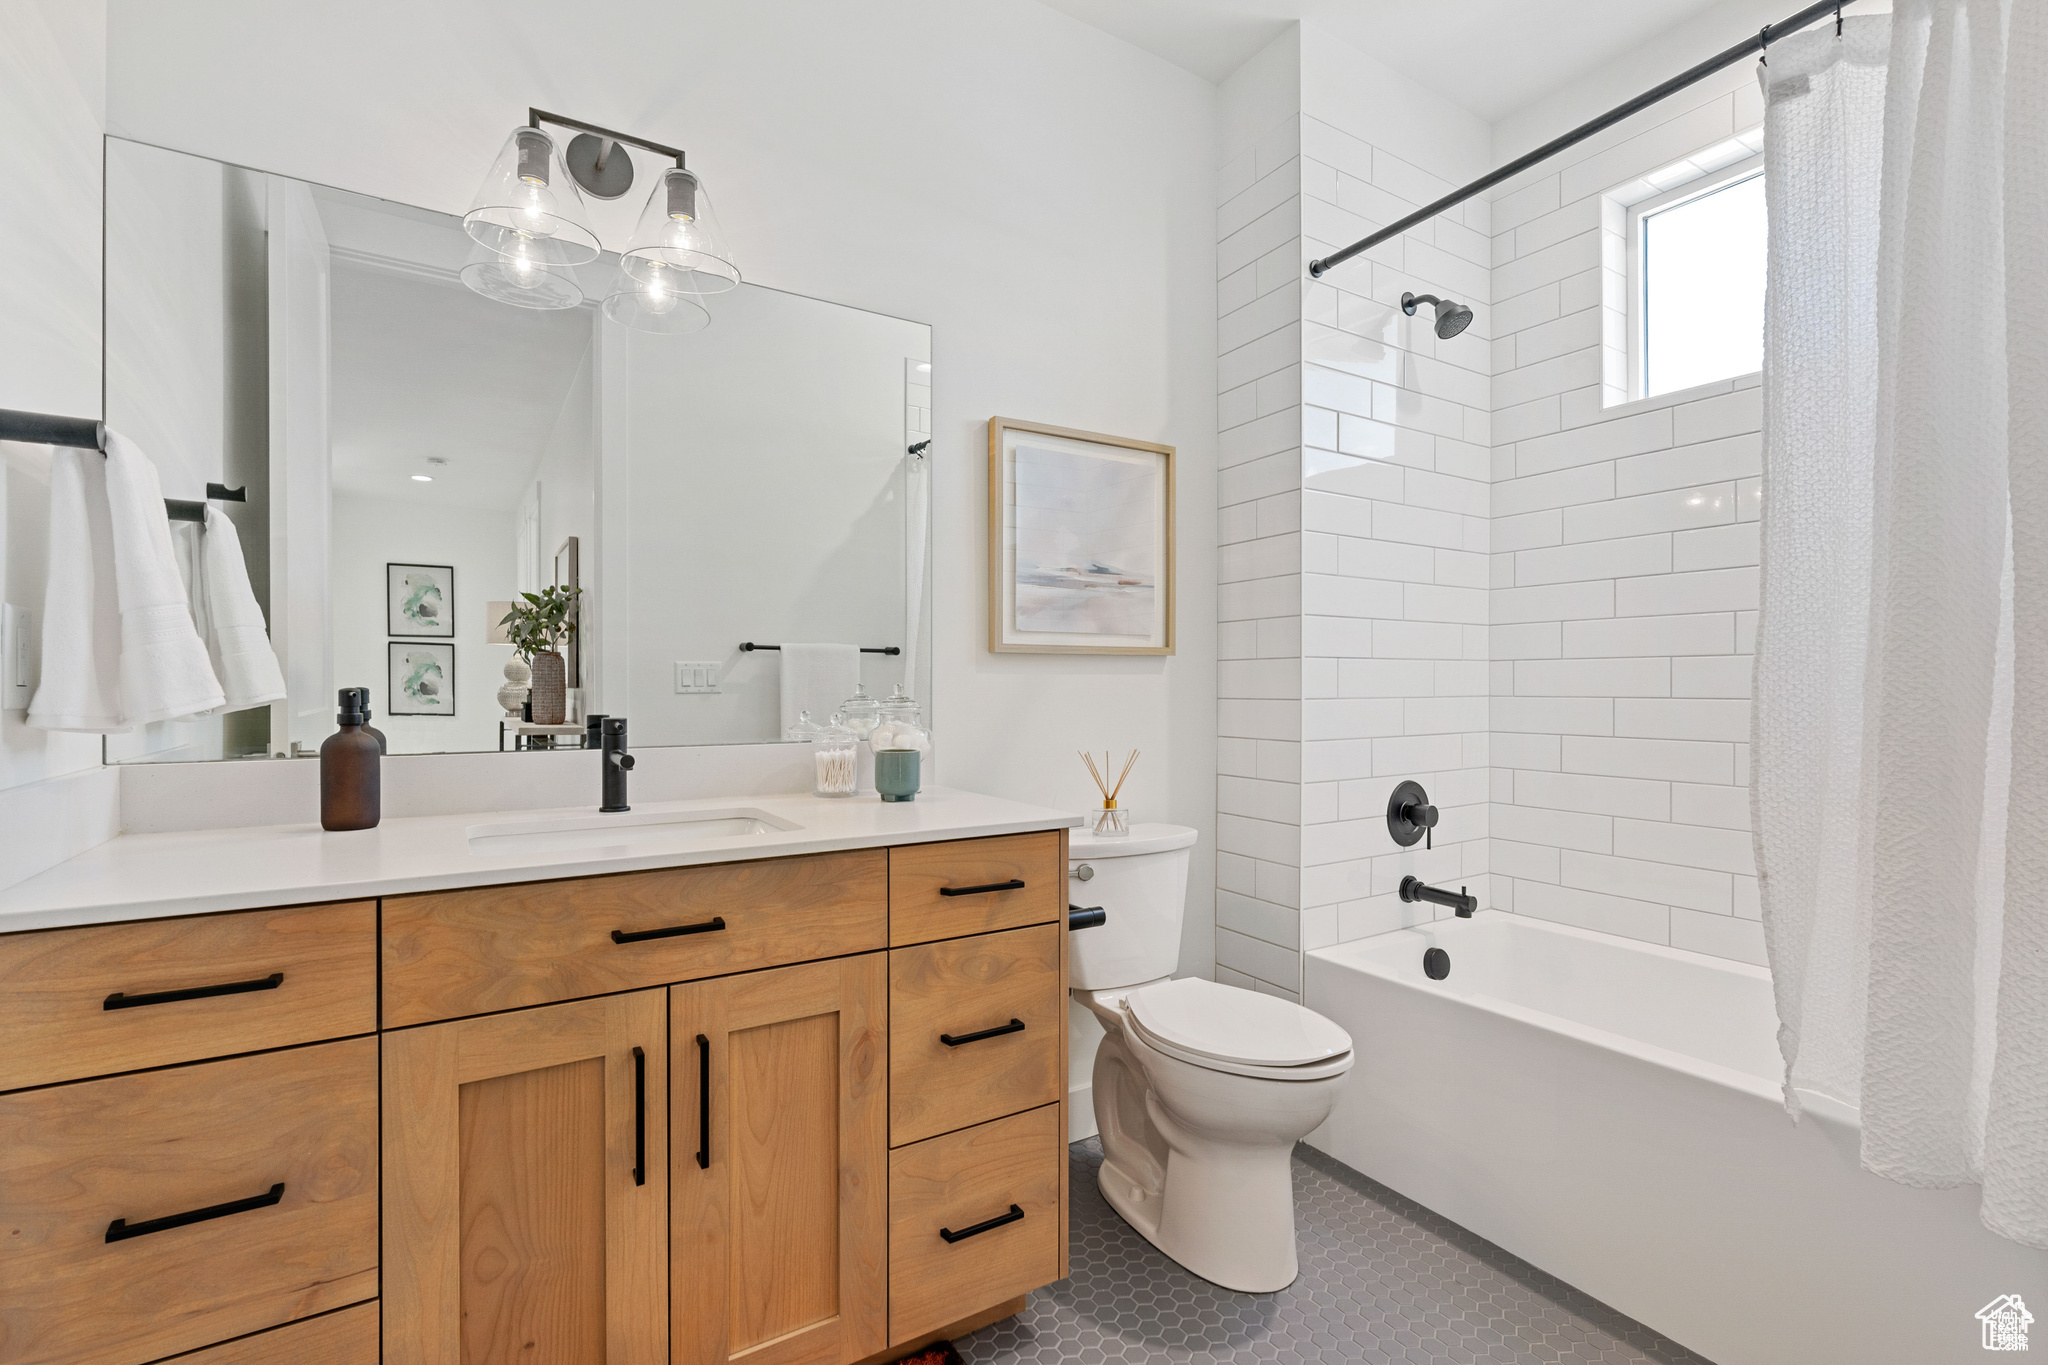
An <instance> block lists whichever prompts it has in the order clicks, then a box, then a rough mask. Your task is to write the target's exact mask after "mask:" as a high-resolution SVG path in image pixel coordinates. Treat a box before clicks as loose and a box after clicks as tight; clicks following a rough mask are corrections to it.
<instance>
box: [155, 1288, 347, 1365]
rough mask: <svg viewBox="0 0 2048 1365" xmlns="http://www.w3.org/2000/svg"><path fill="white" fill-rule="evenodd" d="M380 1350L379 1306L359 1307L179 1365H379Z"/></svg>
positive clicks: (193, 1356)
mask: <svg viewBox="0 0 2048 1365" xmlns="http://www.w3.org/2000/svg"><path fill="white" fill-rule="evenodd" d="M380 1349H381V1344H380V1343H379V1341H378V1338H377V1305H376V1304H375V1303H359V1304H357V1305H356V1306H355V1307H353V1308H344V1309H342V1310H341V1311H340V1312H338V1313H325V1314H322V1315H321V1316H320V1317H317V1318H308V1319H306V1320H305V1321H304V1322H295V1323H292V1324H290V1325H289V1326H286V1327H276V1328H272V1329H271V1330H270V1331H268V1332H262V1333H259V1334H258V1335H256V1336H253V1337H243V1338H242V1339H241V1340H240V1341H229V1342H224V1343H222V1344H221V1345H219V1346H214V1347H211V1348H209V1349H207V1350H204V1351H195V1352H193V1353H192V1354H191V1355H188V1356H179V1357H178V1359H177V1360H176V1362H174V1365H280V1362H289V1365H377V1360H378V1354H377V1353H378V1351H379V1350H380Z"/></svg>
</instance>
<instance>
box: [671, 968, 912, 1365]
mask: <svg viewBox="0 0 2048 1365" xmlns="http://www.w3.org/2000/svg"><path fill="white" fill-rule="evenodd" d="M888 1010H889V972H888V958H887V954H884V953H867V954H863V955H861V956H858V957H847V958H840V959H838V960H836V961H832V962H813V963H807V964H805V965H803V966H799V967H778V968H776V969H774V970H772V971H765V972H751V973H748V974H745V975H742V976H729V977H721V978H719V979H717V980H714V981H699V982H693V983H691V984H689V985H683V986H676V987H673V988H671V990H670V992H669V1030H670V1031H669V1055H670V1057H671V1058H672V1059H673V1067H674V1069H673V1072H672V1077H673V1084H674V1089H673V1092H672V1099H671V1104H670V1112H671V1113H672V1114H673V1115H674V1119H673V1123H672V1124H671V1130H670V1131H671V1132H672V1133H673V1134H674V1142H673V1147H672V1161H673V1167H674V1177H673V1179H674V1187H673V1188H674V1200H675V1216H674V1221H673V1224H672V1229H673V1231H672V1234H671V1242H670V1247H669V1254H670V1265H671V1268H672V1274H673V1280H672V1285H671V1289H670V1298H669V1302H670V1304H671V1306H672V1312H673V1319H674V1331H673V1336H672V1340H673V1343H674V1350H675V1359H676V1362H677V1365H724V1363H725V1362H728V1361H738V1360H742V1359H744V1360H745V1361H747V1362H748V1363H749V1365H847V1362H851V1361H856V1360H860V1359H862V1358H863V1357H865V1356H868V1355H870V1354H872V1353H874V1352H876V1351H879V1350H881V1349H882V1347H883V1346H884V1345H885V1344H886V1331H887V1315H888V1246H889V1240H888V1216H889V1187H888V1178H889V1114H888V1091H889V1025H888Z"/></svg>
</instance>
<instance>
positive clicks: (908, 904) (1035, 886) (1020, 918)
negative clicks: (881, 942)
mask: <svg viewBox="0 0 2048 1365" xmlns="http://www.w3.org/2000/svg"><path fill="white" fill-rule="evenodd" d="M1060 843H1061V839H1060V832H1059V831H1058V830H1046V831H1044V832H1043V833H1040V834H1005V835H1002V836H1000V837H998V838H994V839H958V840H954V841H953V842H950V843H943V844H911V845H909V846H907V847H904V848H892V849H890V850H889V946H890V947H892V948H894V947H901V946H903V945H904V944H907V943H929V942H931V941H932V940H933V939H940V938H956V937H958V936H959V935H961V934H983V933H987V932H988V931H989V930H991V929H1015V928H1017V927H1019V926H1020V925H1025V924H1044V923H1046V922H1048V921H1050V920H1056V919H1062V918H1064V913H1063V912H1064V911H1065V909H1066V901H1065V900H1064V899H1063V898H1064V896H1065V894H1066V885H1067V876H1066V868H1065V867H1063V866H1061V855H1060ZM977 887H982V888H989V889H986V890H972V888H977ZM962 893H967V894H962Z"/></svg>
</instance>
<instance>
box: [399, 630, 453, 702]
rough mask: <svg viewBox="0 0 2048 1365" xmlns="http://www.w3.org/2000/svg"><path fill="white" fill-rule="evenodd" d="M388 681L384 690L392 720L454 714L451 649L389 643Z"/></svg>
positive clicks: (438, 646)
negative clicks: (397, 717)
mask: <svg viewBox="0 0 2048 1365" xmlns="http://www.w3.org/2000/svg"><path fill="white" fill-rule="evenodd" d="M386 648H387V649H388V650H389V651H390V653H391V677H390V681H389V686H388V687H387V689H386V690H385V693H384V696H385V699H386V700H387V701H388V702H389V703H390V710H389V714H391V715H394V716H452V715H454V714H455V646H454V645H430V644H420V643H418V642H416V641H411V640H393V641H392V642H391V643H390V644H389V645H387V646H386Z"/></svg>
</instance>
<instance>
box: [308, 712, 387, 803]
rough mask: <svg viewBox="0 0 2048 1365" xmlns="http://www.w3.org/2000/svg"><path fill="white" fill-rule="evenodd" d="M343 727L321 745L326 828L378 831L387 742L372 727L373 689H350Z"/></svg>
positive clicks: (340, 718) (341, 718)
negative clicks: (384, 744)
mask: <svg viewBox="0 0 2048 1365" xmlns="http://www.w3.org/2000/svg"><path fill="white" fill-rule="evenodd" d="M339 701H340V705H341V711H340V714H338V715H336V716H335V718H334V719H335V722H336V723H337V724H339V725H340V726H341V728H340V729H339V730H336V731H335V732H334V733H333V734H331V735H329V736H328V737H327V739H326V741H325V742H324V743H322V744H321V746H320V828H322V829H332V830H342V829H375V828H376V827H377V821H378V819H379V818H380V817H381V816H382V815H383V808H382V807H383V800H382V788H381V786H380V784H379V780H378V773H377V760H378V758H379V757H381V755H382V746H381V745H379V744H378V743H377V738H376V736H375V735H374V734H372V733H371V732H370V730H369V729H368V723H369V719H370V714H369V713H370V706H369V702H370V692H369V689H368V688H366V687H344V688H342V689H341V695H340V698H339Z"/></svg>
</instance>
